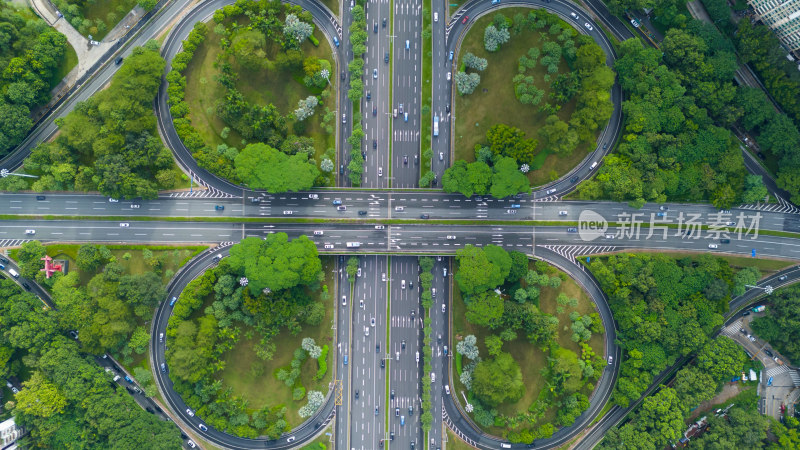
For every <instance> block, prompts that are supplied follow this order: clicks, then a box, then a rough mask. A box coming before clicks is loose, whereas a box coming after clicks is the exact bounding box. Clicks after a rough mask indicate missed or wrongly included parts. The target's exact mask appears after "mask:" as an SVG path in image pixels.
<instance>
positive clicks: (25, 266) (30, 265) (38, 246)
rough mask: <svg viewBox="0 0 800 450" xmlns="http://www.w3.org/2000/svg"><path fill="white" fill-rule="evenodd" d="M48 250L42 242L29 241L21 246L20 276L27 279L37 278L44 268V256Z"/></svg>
mask: <svg viewBox="0 0 800 450" xmlns="http://www.w3.org/2000/svg"><path fill="white" fill-rule="evenodd" d="M46 253H47V252H46V250H45V248H44V246H43V245H42V243H41V242H39V241H29V242H25V243H23V244H22V246H20V249H19V252H17V260H18V261H19V269H20V274H21V275H22V276H23V277H25V278H36V274H38V273H39V270H40V269H42V268H44V261H42V258H44V255H45V254H46Z"/></svg>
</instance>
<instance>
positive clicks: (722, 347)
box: [697, 336, 747, 383]
mask: <svg viewBox="0 0 800 450" xmlns="http://www.w3.org/2000/svg"><path fill="white" fill-rule="evenodd" d="M746 360H747V355H745V353H744V351H742V348H741V347H740V346H739V344H737V343H736V342H735V341H734V340H733V339H731V338H729V337H727V336H718V337H717V338H716V339H714V340H711V341H709V342H708V343H707V344H706V345H705V346H704V347H703V348H702V350H700V352H699V353H698V354H697V367H699V368H700V369H702V370H703V371H705V372H706V373H708V374H709V375H710V376H711V378H713V379H714V380H715V381H716V382H717V383H721V382H722V381H725V380H729V379H730V378H731V377H733V376H734V375H736V374H737V373H739V372H741V371H742V367H743V366H744V363H745V361H746Z"/></svg>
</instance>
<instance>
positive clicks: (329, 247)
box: [325, 244, 333, 250]
mask: <svg viewBox="0 0 800 450" xmlns="http://www.w3.org/2000/svg"><path fill="white" fill-rule="evenodd" d="M325 248H326V249H328V250H329V249H332V248H333V244H325Z"/></svg>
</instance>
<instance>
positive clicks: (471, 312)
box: [466, 291, 505, 330]
mask: <svg viewBox="0 0 800 450" xmlns="http://www.w3.org/2000/svg"><path fill="white" fill-rule="evenodd" d="M504 310H505V308H504V302H503V299H502V298H501V297H500V295H498V294H497V293H496V292H495V291H485V292H482V293H479V294H475V295H472V296H470V297H469V302H468V303H467V313H466V318H467V321H469V323H471V324H474V325H479V326H483V327H488V328H490V329H492V330H494V329H496V328H498V327H499V326H500V325H502V324H503V321H502V318H503V311H504Z"/></svg>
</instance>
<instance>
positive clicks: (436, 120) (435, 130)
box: [433, 116, 439, 137]
mask: <svg viewBox="0 0 800 450" xmlns="http://www.w3.org/2000/svg"><path fill="white" fill-rule="evenodd" d="M433 136H434V137H436V136H439V116H433Z"/></svg>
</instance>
